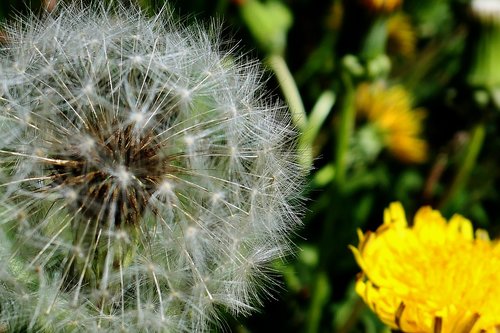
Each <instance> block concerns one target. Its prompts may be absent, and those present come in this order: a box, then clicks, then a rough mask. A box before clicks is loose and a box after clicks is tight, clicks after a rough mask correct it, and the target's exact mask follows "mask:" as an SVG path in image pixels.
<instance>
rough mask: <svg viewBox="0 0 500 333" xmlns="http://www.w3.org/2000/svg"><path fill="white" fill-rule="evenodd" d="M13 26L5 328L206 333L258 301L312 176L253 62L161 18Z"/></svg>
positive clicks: (4, 136) (0, 219)
mask: <svg viewBox="0 0 500 333" xmlns="http://www.w3.org/2000/svg"><path fill="white" fill-rule="evenodd" d="M212 30H214V31H215V30H216V29H211V30H210V31H212ZM6 31H7V33H8V34H9V38H8V40H9V41H10V44H9V45H8V46H6V47H4V48H3V49H0V93H1V98H0V259H1V260H2V262H7V263H9V265H8V266H7V267H1V268H0V325H4V324H5V325H7V326H8V327H9V328H12V329H14V330H15V329H16V328H17V327H28V328H29V329H31V330H37V329H39V328H40V329H41V328H43V329H46V330H48V331H54V332H58V331H75V330H76V331H103V332H110V331H120V330H123V331H131V332H135V331H149V332H204V331H208V330H209V329H210V325H212V324H213V323H215V322H217V321H218V319H219V313H220V312H221V309H222V308H224V309H225V310H226V311H228V312H230V313H234V314H247V313H249V312H250V311H252V310H253V309H254V308H255V306H258V305H259V304H260V303H261V297H262V296H263V295H265V292H266V291H265V289H266V287H268V286H269V285H271V283H270V281H271V280H270V279H269V278H268V277H267V276H268V273H269V269H268V267H269V264H270V262H272V261H273V260H275V259H277V258H280V257H281V256H283V255H285V254H286V253H288V252H289V250H290V245H289V233H290V232H291V231H292V230H294V228H295V227H296V226H297V225H298V224H299V212H300V206H301V204H300V202H301V198H300V188H301V184H302V180H303V172H302V170H301V169H300V168H299V166H298V165H297V163H296V160H297V158H296V155H295V139H296V132H295V130H294V128H293V126H291V123H290V116H289V114H288V111H287V109H286V108H284V107H283V106H282V105H281V104H279V103H276V102H273V101H272V96H270V95H268V94H267V93H266V92H265V91H264V88H263V81H262V72H261V70H260V69H259V65H258V64H257V63H256V62H254V61H248V60H246V59H244V58H242V57H238V56H237V55H235V54H234V53H233V51H226V50H224V49H223V48H222V47H221V44H220V39H219V36H217V34H216V33H213V32H210V33H209V32H205V29H204V28H202V27H200V26H192V27H187V26H185V25H183V24H182V23H181V22H179V21H176V20H174V19H173V18H172V16H171V14H170V13H169V12H168V10H166V9H164V10H163V12H162V13H160V14H158V15H156V16H153V17H150V18H148V17H146V16H145V14H143V13H142V12H140V10H138V9H134V8H132V9H130V8H128V9H124V8H119V9H116V10H105V9H102V8H101V7H99V6H93V7H92V6H91V7H84V6H83V5H61V6H60V7H59V8H58V9H56V10H55V11H53V12H51V13H50V14H47V16H46V17H45V18H43V19H36V18H34V17H32V16H28V17H24V18H19V21H18V22H17V24H14V25H9V26H8V27H7V28H6ZM7 235H8V236H7ZM61 318H65V319H64V320H61ZM23 325H24V326H23Z"/></svg>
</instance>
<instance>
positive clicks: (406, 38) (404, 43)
mask: <svg viewBox="0 0 500 333" xmlns="http://www.w3.org/2000/svg"><path fill="white" fill-rule="evenodd" d="M416 44H417V36H416V31H415V28H414V27H413V26H412V24H411V20H410V17H409V16H408V15H405V14H402V13H398V14H395V15H393V16H391V17H390V18H389V19H388V21H387V47H388V50H389V52H390V53H392V54H399V55H402V56H403V57H407V58H411V57H412V56H413V55H414V54H415V47H416Z"/></svg>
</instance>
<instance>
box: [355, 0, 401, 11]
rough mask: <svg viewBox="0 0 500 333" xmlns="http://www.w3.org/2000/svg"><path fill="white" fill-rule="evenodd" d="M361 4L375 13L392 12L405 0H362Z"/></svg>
mask: <svg viewBox="0 0 500 333" xmlns="http://www.w3.org/2000/svg"><path fill="white" fill-rule="evenodd" d="M360 1H361V4H362V5H363V6H364V7H365V8H367V9H369V10H371V11H373V12H375V13H392V12H393V11H395V10H396V9H397V8H398V7H399V6H400V5H401V3H402V2H403V0H360Z"/></svg>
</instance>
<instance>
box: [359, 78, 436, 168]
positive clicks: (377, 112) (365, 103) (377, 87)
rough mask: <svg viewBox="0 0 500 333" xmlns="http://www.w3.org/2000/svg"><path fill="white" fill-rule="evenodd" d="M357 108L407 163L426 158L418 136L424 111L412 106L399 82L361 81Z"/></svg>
mask: <svg viewBox="0 0 500 333" xmlns="http://www.w3.org/2000/svg"><path fill="white" fill-rule="evenodd" d="M356 108H357V111H358V114H359V115H360V116H361V117H365V118H367V119H368V120H369V121H370V122H371V123H373V124H374V125H375V126H376V127H377V129H378V130H379V131H380V132H381V133H382V137H383V141H384V144H385V146H386V147H387V148H388V149H389V151H390V152H391V153H392V154H393V155H394V156H395V157H396V158H398V159H399V160H401V161H403V162H406V163H421V162H424V161H425V160H426V158H427V143H426V142H425V140H423V139H421V138H420V137H419V136H420V134H421V133H422V130H423V126H422V120H423V119H424V117H425V112H424V111H423V110H422V109H412V108H411V99H410V96H409V94H408V92H407V91H406V90H405V89H404V88H403V87H401V86H394V87H391V88H385V87H384V86H383V85H381V84H373V85H369V84H361V85H360V86H359V87H358V91H357V95H356Z"/></svg>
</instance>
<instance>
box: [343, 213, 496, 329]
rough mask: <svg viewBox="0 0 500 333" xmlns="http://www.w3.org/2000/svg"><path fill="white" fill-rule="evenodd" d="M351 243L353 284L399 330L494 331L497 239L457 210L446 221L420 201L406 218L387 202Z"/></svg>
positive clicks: (385, 321) (383, 319)
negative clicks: (355, 267)
mask: <svg viewBox="0 0 500 333" xmlns="http://www.w3.org/2000/svg"><path fill="white" fill-rule="evenodd" d="M359 239H360V240H359V245H358V247H357V248H355V247H351V249H352V251H353V253H354V256H355V258H356V261H357V262H358V264H359V266H360V267H361V269H362V270H363V273H362V274H361V276H360V277H359V278H358V281H357V283H356V291H357V293H358V294H359V295H360V296H361V297H362V298H363V300H364V301H365V302H366V304H367V305H368V306H369V307H370V308H371V309H372V310H373V311H374V312H375V313H376V314H377V315H378V316H379V318H380V319H381V320H382V321H383V322H384V323H386V324H387V325H389V326H390V327H391V328H394V329H399V330H401V331H403V332H450V333H455V332H497V331H498V329H500V319H499V317H498V314H499V313H500V304H499V303H498V299H499V298H500V289H499V288H498V285H499V283H500V280H499V279H500V278H499V275H498V271H497V267H499V265H500V243H499V242H496V241H490V240H489V237H488V234H487V233H486V232H485V231H483V230H477V231H476V232H475V234H474V231H473V227H472V224H471V222H470V221H469V220H467V219H465V218H464V217H462V216H460V215H455V216H453V217H452V218H451V219H450V221H449V222H447V221H446V220H445V219H444V218H443V217H442V216H441V214H440V213H439V212H438V211H435V210H432V209H431V208H430V207H423V208H421V209H420V210H419V211H418V212H417V214H416V215H415V219H414V224H413V226H408V223H407V221H406V218H405V213H404V210H403V207H402V206H401V204H400V203H393V204H391V205H390V206H389V208H388V209H386V210H385V212H384V224H383V225H381V226H380V227H379V228H378V229H377V231H376V232H374V233H372V232H367V233H366V234H363V233H362V232H361V231H360V232H359Z"/></svg>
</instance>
